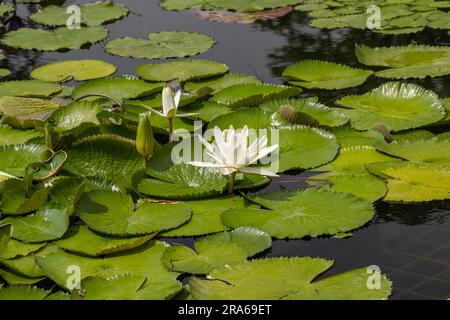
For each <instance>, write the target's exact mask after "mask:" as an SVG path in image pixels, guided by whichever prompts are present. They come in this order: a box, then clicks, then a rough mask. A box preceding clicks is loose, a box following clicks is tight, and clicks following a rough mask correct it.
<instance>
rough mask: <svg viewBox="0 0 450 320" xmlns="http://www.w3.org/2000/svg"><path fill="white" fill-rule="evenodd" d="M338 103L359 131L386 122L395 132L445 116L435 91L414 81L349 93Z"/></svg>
mask: <svg viewBox="0 0 450 320" xmlns="http://www.w3.org/2000/svg"><path fill="white" fill-rule="evenodd" d="M337 103H338V104H340V105H343V106H345V107H348V108H351V109H349V110H343V112H344V113H345V114H346V115H347V116H348V117H349V118H350V121H351V125H352V127H353V128H355V129H357V130H367V129H370V128H372V127H373V126H374V125H377V124H380V123H382V124H384V125H386V127H388V129H390V130H392V131H394V132H395V131H401V130H406V129H412V128H417V127H421V126H424V125H428V124H431V123H434V122H437V121H439V120H441V119H442V118H444V117H445V114H446V113H445V108H444V107H443V105H442V102H441V100H440V99H439V97H438V96H437V94H436V93H434V92H433V91H430V90H427V89H424V88H422V87H420V86H418V85H416V84H412V83H400V82H388V83H385V84H383V85H381V86H380V87H378V88H375V89H373V90H372V91H369V92H368V93H365V94H362V95H353V96H346V97H344V98H341V99H339V100H338V101H337Z"/></svg>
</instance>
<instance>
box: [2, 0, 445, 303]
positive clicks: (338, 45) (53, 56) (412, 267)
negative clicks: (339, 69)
mask: <svg viewBox="0 0 450 320" xmlns="http://www.w3.org/2000/svg"><path fill="white" fill-rule="evenodd" d="M57 2H59V4H62V3H63V2H62V1H57ZM83 2H92V1H89V0H82V1H66V2H64V4H66V5H67V4H74V3H83ZM116 2H118V3H124V4H126V5H127V7H128V8H129V9H130V14H129V15H128V16H127V17H126V18H124V19H122V20H120V21H117V22H115V23H112V24H109V25H106V28H107V29H108V30H109V36H108V38H107V39H106V40H104V41H102V42H100V43H97V44H94V45H92V46H91V47H90V48H89V49H80V50H71V51H68V52H36V51H31V50H17V49H14V48H9V47H7V46H5V45H3V44H0V48H1V49H2V50H4V52H5V54H6V55H7V58H6V59H5V60H3V61H0V67H2V68H8V69H10V70H11V71H12V73H13V78H14V79H27V78H28V77H29V76H28V75H29V72H30V71H31V70H32V69H33V68H35V67H37V66H40V65H43V64H46V63H49V62H52V61H58V60H64V59H90V58H91V59H103V60H106V61H108V62H111V63H113V64H115V65H116V66H117V67H118V71H117V74H119V75H120V74H133V73H134V71H133V69H134V68H135V67H136V66H137V65H139V64H142V63H146V62H148V60H145V59H129V58H123V57H117V56H112V55H109V54H107V53H106V52H105V50H104V44H105V42H106V41H108V40H110V39H114V38H118V37H123V36H132V37H138V38H146V36H147V34H148V33H149V32H157V31H161V30H178V31H197V32H202V33H206V34H209V35H211V36H213V37H214V38H215V39H216V41H217V43H216V45H215V46H214V47H213V48H212V49H211V50H209V51H207V52H205V53H203V54H201V55H198V56H197V57H196V58H199V59H211V60H216V61H220V62H223V63H226V64H228V65H229V66H230V69H231V71H232V72H239V73H246V74H250V75H255V76H257V77H259V78H260V79H261V80H263V81H265V82H271V83H283V79H282V78H281V73H282V71H283V69H284V68H285V67H286V66H288V65H289V64H291V63H293V62H296V61H297V60H300V59H323V60H329V61H334V62H339V63H345V64H347V65H350V66H355V67H362V65H361V64H359V62H358V60H357V59H356V56H355V54H354V48H355V44H356V43H363V44H366V45H369V46H391V45H405V44H409V43H411V42H416V43H419V44H429V45H449V44H450V36H449V35H448V33H446V32H445V31H439V30H431V29H426V30H424V31H422V32H419V33H417V34H410V35H396V36H385V35H381V34H377V33H373V32H371V31H367V30H355V29H348V28H346V29H336V30H320V29H313V28H310V27H308V26H307V22H308V17H307V15H306V14H304V13H300V12H294V13H291V14H289V15H288V16H286V17H283V18H281V19H279V20H276V21H265V22H257V23H254V24H248V25H244V24H224V23H215V22H208V21H203V20H199V19H197V18H196V16H195V14H194V12H193V11H184V12H170V11H164V10H162V9H161V8H160V7H159V6H158V1H156V0H153V1H152V0H120V1H116ZM49 3H50V2H49ZM51 3H55V2H54V1H52V2H51ZM39 8H40V6H39V5H37V4H29V5H23V4H18V12H17V14H18V16H20V17H22V18H26V17H27V16H28V15H29V14H30V13H31V12H35V11H37V10H38V9H39ZM31 25H32V26H33V27H40V26H38V25H35V24H31ZM4 32H5V29H0V35H3V34H4ZM155 62H159V61H158V60H156V61H155ZM411 81H413V82H415V83H418V84H420V85H422V86H424V87H426V88H429V89H432V90H434V91H435V92H437V93H438V94H439V95H440V96H441V97H448V96H450V77H448V76H447V77H440V78H434V79H424V80H411ZM383 82H385V80H383V79H378V78H376V77H374V76H373V77H371V78H370V79H369V80H368V81H367V82H366V83H365V84H363V85H361V86H359V87H356V88H351V89H346V90H331V91H323V90H308V91H307V92H306V93H303V95H305V96H314V95H317V96H319V98H320V100H321V101H322V102H327V103H328V104H329V105H332V104H333V102H334V101H335V100H336V99H338V98H340V97H341V96H344V95H347V94H355V93H356V94H361V93H363V92H366V91H368V90H370V89H372V88H374V87H376V86H378V85H380V84H381V83H383ZM69 85H73V83H69ZM299 156H301V155H299ZM307 176H308V173H302V174H300V175H283V176H281V177H280V178H278V179H276V180H275V181H274V182H273V183H272V184H271V185H269V186H268V187H267V188H266V189H265V191H268V190H270V191H275V190H285V189H297V188H303V187H305V183H304V179H303V178H305V177H307ZM330 210H333V209H332V206H331V207H330ZM376 211H377V214H376V216H375V218H374V219H373V221H372V222H371V223H369V224H367V225H365V226H363V227H362V228H360V229H358V230H355V231H354V232H353V236H352V237H350V238H346V239H335V238H331V237H319V238H314V239H299V240H274V242H273V246H272V248H271V249H270V250H269V251H268V252H267V253H266V256H289V257H291V256H305V255H308V256H313V257H323V258H328V259H333V260H335V262H336V263H335V267H334V268H333V269H332V270H330V271H331V273H334V272H342V271H346V270H348V269H351V268H355V267H361V266H368V265H372V264H375V265H378V266H380V267H381V270H382V271H383V272H386V273H388V275H389V277H390V278H391V279H392V280H393V282H394V288H395V289H394V298H408V297H410V298H411V297H416V298H417V297H420V298H429V299H444V298H448V295H449V293H450V252H449V243H450V221H449V215H450V202H448V201H446V202H433V203H427V204H410V205H400V204H391V203H383V202H381V203H377V204H376ZM165 240H167V241H169V242H171V243H174V242H175V243H182V244H186V245H189V246H192V244H193V241H194V239H192V238H186V239H165ZM327 274H330V273H327ZM437 288H440V289H439V290H438V289H437ZM442 288H444V289H443V290H442Z"/></svg>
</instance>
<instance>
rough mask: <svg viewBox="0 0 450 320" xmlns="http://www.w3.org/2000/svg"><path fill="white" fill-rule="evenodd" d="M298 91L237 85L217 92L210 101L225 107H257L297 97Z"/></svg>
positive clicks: (259, 85)
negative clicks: (269, 102) (270, 101)
mask: <svg viewBox="0 0 450 320" xmlns="http://www.w3.org/2000/svg"><path fill="white" fill-rule="evenodd" d="M300 92H301V90H300V89H298V88H295V87H287V86H281V85H272V84H237V85H233V86H230V87H227V88H224V89H222V90H220V91H219V92H217V93H216V94H215V95H214V96H213V97H212V98H211V101H213V102H217V103H221V104H224V105H226V106H227V107H243V106H253V105H258V104H261V103H263V102H266V101H269V100H273V99H280V98H289V97H293V96H296V95H299V94H300Z"/></svg>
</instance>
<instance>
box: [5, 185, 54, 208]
mask: <svg viewBox="0 0 450 320" xmlns="http://www.w3.org/2000/svg"><path fill="white" fill-rule="evenodd" d="M2 189H3V193H2V197H1V202H0V211H1V212H2V213H4V214H7V215H19V214H24V213H30V212H33V211H35V210H37V209H38V208H39V207H40V206H41V205H42V204H43V203H44V202H45V201H46V200H47V197H48V194H49V192H50V188H48V187H45V186H43V185H37V186H34V187H32V188H29V189H31V190H29V189H27V187H26V184H25V182H23V181H22V180H16V179H9V180H7V181H5V182H3V184H2Z"/></svg>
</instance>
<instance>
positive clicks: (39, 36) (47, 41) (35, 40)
mask: <svg viewBox="0 0 450 320" xmlns="http://www.w3.org/2000/svg"><path fill="white" fill-rule="evenodd" d="M107 35H108V31H107V30H106V29H103V28H102V27H85V28H80V29H69V28H66V27H60V28H57V29H55V30H53V31H48V30H43V29H31V28H21V29H19V30H17V31H12V32H9V33H7V34H6V35H5V36H4V37H3V40H2V42H3V43H4V44H6V45H8V46H10V47H14V48H20V49H34V50H40V51H55V50H62V49H79V48H81V47H82V46H85V45H88V44H93V43H96V42H99V41H100V40H102V39H104V38H105V37H106V36H107Z"/></svg>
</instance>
